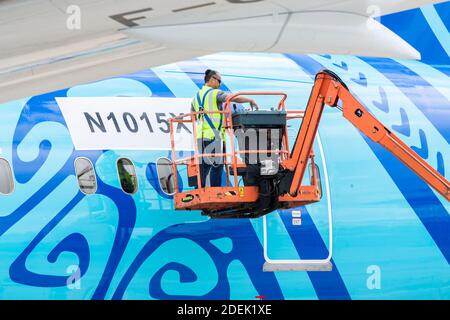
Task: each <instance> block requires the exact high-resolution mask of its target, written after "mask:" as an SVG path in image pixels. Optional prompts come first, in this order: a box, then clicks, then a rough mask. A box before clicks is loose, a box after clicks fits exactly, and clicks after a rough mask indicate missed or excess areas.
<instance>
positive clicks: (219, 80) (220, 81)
mask: <svg viewBox="0 0 450 320" xmlns="http://www.w3.org/2000/svg"><path fill="white" fill-rule="evenodd" d="M212 78H213V79H216V80H217V81H218V82H219V84H221V83H222V80H221V79H217V78H216V77H212Z"/></svg>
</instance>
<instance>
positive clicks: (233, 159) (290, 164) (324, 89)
mask: <svg viewBox="0 0 450 320" xmlns="http://www.w3.org/2000/svg"><path fill="white" fill-rule="evenodd" d="M244 94H245V95H269V96H281V100H280V102H279V103H278V107H277V110H276V111H273V112H272V113H267V112H266V111H254V112H247V114H246V115H247V116H249V117H250V119H252V118H251V117H252V116H254V115H256V116H262V117H265V118H263V119H269V120H268V122H270V119H272V118H275V117H278V116H279V117H282V118H284V119H285V122H287V121H290V120H292V119H297V118H302V119H303V120H302V123H301V126H300V130H299V132H298V134H297V138H296V141H295V143H294V145H293V148H292V152H291V151H289V141H288V132H287V124H286V123H282V124H281V125H280V123H278V124H277V127H276V128H277V129H278V130H280V132H281V139H280V140H281V145H280V146H279V147H277V148H275V149H274V148H271V149H267V148H266V149H267V150H259V149H248V148H243V149H242V150H237V148H236V142H235V140H236V132H237V130H239V129H242V128H243V127H244V128H245V125H244V126H243V125H242V123H237V122H236V119H239V118H236V116H237V114H235V113H233V112H232V107H231V101H232V99H233V98H235V97H236V96H239V95H244ZM286 98H287V95H286V94H285V93H279V92H253V93H252V92H243V93H238V94H235V95H233V96H230V97H229V98H228V100H227V101H226V103H225V104H224V108H223V111H217V112H193V113H189V114H185V115H181V116H177V117H174V118H171V119H170V130H171V131H170V132H171V141H172V151H173V152H172V155H173V159H172V161H173V162H172V170H173V172H177V168H178V166H180V165H184V166H187V172H188V176H189V177H190V179H191V181H192V179H194V180H196V185H197V186H202V181H201V176H200V165H201V164H200V162H201V160H202V159H203V158H205V157H211V156H215V157H222V158H223V163H224V165H225V172H226V183H225V186H221V187H204V188H201V187H200V188H197V189H195V190H189V191H185V192H180V190H179V189H178V181H177V179H178V175H177V174H174V175H173V177H174V200H175V208H176V209H178V210H202V213H203V214H204V215H208V216H210V217H213V218H257V217H260V216H263V215H265V214H268V213H270V212H272V211H274V210H276V209H280V208H293V207H298V206H300V205H305V204H309V203H314V202H317V201H320V198H321V188H320V182H319V181H318V177H317V175H318V172H317V169H316V165H315V163H314V153H313V143H314V140H315V137H316V134H317V130H318V126H319V123H320V119H321V116H322V112H323V110H324V108H325V105H328V106H330V107H336V108H338V109H340V110H342V112H343V116H344V117H345V118H346V119H347V120H349V121H350V122H351V123H352V124H353V125H354V126H355V127H356V128H358V129H359V130H360V131H361V132H363V133H364V134H365V135H366V136H367V137H369V138H370V139H371V140H373V141H375V142H377V143H379V144H381V145H382V146H383V147H384V148H386V149H387V150H388V151H390V152H391V153H392V154H393V155H394V156H395V157H397V158H398V159H399V160H400V161H401V162H402V163H404V164H405V165H406V166H407V167H408V168H410V169H411V170H412V171H413V172H415V173H416V174H417V175H418V176H419V177H420V178H421V179H422V180H423V181H425V182H426V183H428V184H429V185H430V186H431V187H432V188H433V189H435V190H436V191H437V192H438V193H440V194H441V195H442V196H443V197H444V198H445V199H446V200H447V201H450V183H449V182H448V181H447V180H446V179H445V178H444V177H443V176H442V175H441V174H440V173H439V172H437V171H436V170H435V169H434V168H433V167H431V166H430V165H429V164H428V163H427V162H426V161H425V160H423V159H422V158H421V157H420V156H419V155H418V154H417V153H415V152H414V151H413V150H412V149H411V148H410V147H409V146H407V145H406V144H405V143H403V142H402V141H401V140H400V139H399V138H398V137H397V136H396V135H395V134H394V133H392V132H391V131H390V130H389V129H387V128H386V127H385V126H384V125H383V124H382V123H381V122H380V121H378V120H377V119H376V118H375V117H374V116H373V115H372V114H371V113H370V112H369V111H368V110H367V109H366V108H365V107H364V106H363V105H362V104H361V103H360V102H359V101H358V100H357V99H356V98H355V97H354V96H353V95H352V94H351V93H350V91H349V90H348V88H347V86H346V85H345V84H344V83H343V82H342V80H340V78H339V77H338V76H337V75H336V74H334V73H333V72H331V71H328V70H323V71H321V72H319V73H318V74H317V75H316V78H315V82H314V87H313V89H312V92H311V95H310V98H309V101H308V105H307V107H306V109H305V111H298V110H297V111H294V110H290V111H286V110H285V101H286ZM205 113H208V114H213V113H216V114H222V115H223V117H224V125H225V130H226V133H227V137H228V141H229V143H230V149H231V150H230V151H229V152H227V150H226V143H224V144H223V152H222V153H215V154H202V153H200V150H198V147H197V144H196V143H194V146H195V148H194V149H195V150H194V154H193V156H191V157H187V158H183V159H176V158H175V155H176V152H175V151H176V146H175V139H174V124H175V123H191V125H192V128H193V135H194V141H197V135H196V131H197V130H196V129H197V128H196V119H197V117H199V116H200V115H201V114H205ZM255 119H256V118H255ZM246 125H248V123H247V124H246ZM250 125H251V123H250ZM265 125H266V123H261V122H260V121H257V123H256V124H255V125H253V126H251V127H252V128H256V130H259V129H261V128H263V127H265ZM272 129H273V128H272ZM250 154H253V155H256V158H257V159H259V156H261V155H264V154H266V155H267V154H271V155H274V154H276V155H277V156H276V161H275V163H274V164H272V165H275V167H276V168H275V170H274V171H273V172H272V173H269V174H267V172H266V173H265V174H262V171H261V172H258V170H259V169H261V168H263V166H264V164H263V163H262V162H258V163H256V164H250V163H247V161H242V160H241V159H240V158H242V157H243V158H244V159H246V155H250ZM308 166H310V168H312V170H310V179H309V182H310V183H309V184H307V185H305V184H304V176H305V172H306V169H307V168H308ZM255 168H256V169H257V171H255ZM250 169H253V171H252V172H251V174H249V173H248V172H249V170H250ZM261 170H262V169H261ZM246 172H247V173H246ZM246 174H247V177H248V176H252V179H253V180H254V181H256V182H254V183H252V184H250V185H247V184H246V183H245V181H244V184H243V185H242V183H239V179H238V177H239V176H241V177H245V176H246ZM230 176H233V179H231V178H230ZM255 176H256V178H255Z"/></svg>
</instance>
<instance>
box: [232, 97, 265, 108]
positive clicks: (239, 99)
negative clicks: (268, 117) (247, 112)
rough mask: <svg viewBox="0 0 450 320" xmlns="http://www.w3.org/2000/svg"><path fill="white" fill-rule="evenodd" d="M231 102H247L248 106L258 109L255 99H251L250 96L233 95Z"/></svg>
mask: <svg viewBox="0 0 450 320" xmlns="http://www.w3.org/2000/svg"><path fill="white" fill-rule="evenodd" d="M231 101H232V102H237V103H249V104H250V106H251V107H252V109H253V110H258V109H259V107H258V104H257V103H256V101H255V100H253V99H251V98H247V97H244V96H237V97H234V98H233V99H231Z"/></svg>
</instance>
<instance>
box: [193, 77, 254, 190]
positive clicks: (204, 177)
mask: <svg viewBox="0 0 450 320" xmlns="http://www.w3.org/2000/svg"><path fill="white" fill-rule="evenodd" d="M221 82H222V77H221V76H220V73H219V72H217V71H214V70H209V69H208V70H206V72H205V85H204V86H203V88H202V89H200V91H199V92H198V93H197V94H196V95H195V97H194V98H193V99H192V104H191V111H192V112H201V111H203V112H214V111H222V110H223V104H224V102H226V100H227V98H228V97H229V95H230V94H231V93H226V92H223V91H221V90H219V87H220V84H221ZM232 102H237V103H249V104H250V106H251V108H252V109H253V110H258V105H257V103H256V102H255V100H253V99H250V98H247V97H244V96H239V97H235V98H233V99H232ZM223 119H224V116H223V114H222V113H215V114H211V113H210V114H207V113H205V114H201V115H199V116H198V117H197V144H198V150H199V154H200V155H201V154H218V153H222V150H223V140H224V139H225V129H224V124H223V122H224V121H223ZM199 161H200V176H201V181H202V188H204V187H205V186H211V187H220V186H221V185H222V172H223V157H214V156H211V157H203V158H202V157H201V158H200V159H199Z"/></svg>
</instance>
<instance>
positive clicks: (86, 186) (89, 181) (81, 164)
mask: <svg viewBox="0 0 450 320" xmlns="http://www.w3.org/2000/svg"><path fill="white" fill-rule="evenodd" d="M75 173H76V175H77V180H78V186H79V187H80V190H81V192H83V193H85V194H94V193H95V192H96V191H97V178H96V177H95V170H94V166H93V165H92V162H91V160H89V159H87V158H77V159H75Z"/></svg>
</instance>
